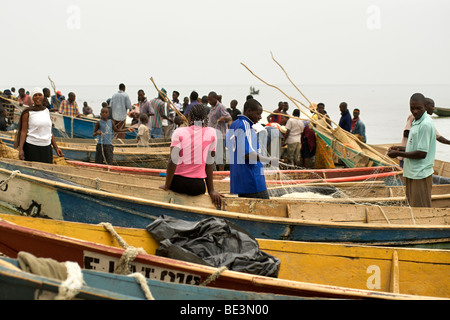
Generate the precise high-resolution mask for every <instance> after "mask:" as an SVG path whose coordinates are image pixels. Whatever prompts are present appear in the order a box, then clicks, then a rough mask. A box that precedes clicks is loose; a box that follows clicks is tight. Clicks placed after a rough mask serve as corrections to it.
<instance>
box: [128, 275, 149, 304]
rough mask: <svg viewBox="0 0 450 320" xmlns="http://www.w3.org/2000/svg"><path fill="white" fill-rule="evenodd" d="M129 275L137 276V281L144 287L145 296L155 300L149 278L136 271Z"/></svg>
mask: <svg viewBox="0 0 450 320" xmlns="http://www.w3.org/2000/svg"><path fill="white" fill-rule="evenodd" d="M128 276H129V277H133V278H135V279H136V281H137V282H138V283H139V284H140V286H141V288H142V291H144V294H145V298H146V299H147V300H155V298H154V297H153V295H152V293H151V292H150V288H149V287H148V284H147V279H145V277H144V276H143V275H142V274H141V273H139V272H135V273H132V274H130V275H128Z"/></svg>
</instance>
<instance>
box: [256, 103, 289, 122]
mask: <svg viewBox="0 0 450 320" xmlns="http://www.w3.org/2000/svg"><path fill="white" fill-rule="evenodd" d="M247 100H248V99H247ZM283 111H284V102H283V101H280V102H278V109H275V110H273V113H283ZM267 122H269V123H270V122H276V123H279V124H280V123H281V115H279V114H274V115H272V114H269V116H268V117H267Z"/></svg>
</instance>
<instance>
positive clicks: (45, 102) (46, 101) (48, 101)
mask: <svg viewBox="0 0 450 320" xmlns="http://www.w3.org/2000/svg"><path fill="white" fill-rule="evenodd" d="M42 93H43V94H44V100H43V101H42V104H43V105H44V106H46V107H47V109H49V110H51V109H52V102H51V97H52V94H51V92H50V89H49V88H44V89H42Z"/></svg>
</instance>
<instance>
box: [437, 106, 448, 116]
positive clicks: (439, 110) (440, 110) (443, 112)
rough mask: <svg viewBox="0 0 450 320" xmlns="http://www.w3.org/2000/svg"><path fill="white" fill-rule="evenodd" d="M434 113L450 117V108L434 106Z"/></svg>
mask: <svg viewBox="0 0 450 320" xmlns="http://www.w3.org/2000/svg"><path fill="white" fill-rule="evenodd" d="M434 113H435V114H436V115H438V116H439V117H450V108H443V107H434Z"/></svg>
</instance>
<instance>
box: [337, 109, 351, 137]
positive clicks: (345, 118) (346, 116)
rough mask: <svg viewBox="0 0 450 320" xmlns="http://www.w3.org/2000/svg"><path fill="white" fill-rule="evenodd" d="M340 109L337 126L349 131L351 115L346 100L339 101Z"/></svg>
mask: <svg viewBox="0 0 450 320" xmlns="http://www.w3.org/2000/svg"><path fill="white" fill-rule="evenodd" d="M339 109H340V110H341V119H340V120H339V127H341V128H342V129H344V130H347V131H348V132H350V131H351V130H352V116H351V115H350V112H349V111H348V108H347V102H341V104H340V105H339Z"/></svg>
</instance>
